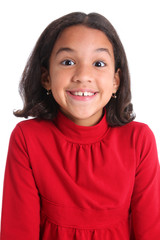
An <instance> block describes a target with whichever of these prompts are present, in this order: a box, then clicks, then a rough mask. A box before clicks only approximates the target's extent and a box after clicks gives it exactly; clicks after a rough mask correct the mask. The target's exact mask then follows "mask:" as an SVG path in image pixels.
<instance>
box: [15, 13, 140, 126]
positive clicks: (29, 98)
mask: <svg viewBox="0 0 160 240" xmlns="http://www.w3.org/2000/svg"><path fill="white" fill-rule="evenodd" d="M78 24H81V25H84V26H87V27H89V28H93V29H98V30H100V31H102V32H104V33H105V35H106V36H107V38H108V39H109V41H110V42H111V44H112V47H113V51H114V58H115V72H116V71H117V70H118V69H120V86H119V89H118V91H117V98H116V99H115V98H111V99H110V101H109V102H108V103H107V105H106V106H105V108H106V110H107V121H108V124H109V125H110V126H121V125H124V124H126V123H129V122H131V121H132V120H134V118H135V115H134V113H133V106H132V103H131V90H130V75H129V69H128V63H127V58H126V54H125V51H124V48H123V45H122V43H121V41H120V39H119V36H118V34H117V32H116V30H115V29H114V27H113V26H112V24H111V23H110V22H109V21H108V20H107V19H106V18H105V17H104V16H102V15H100V14H98V13H90V14H85V13H82V12H74V13H70V14H67V15H65V16H63V17H61V18H59V19H57V20H55V21H53V22H51V23H50V24H49V25H48V26H47V28H46V29H45V30H44V31H43V32H42V34H41V36H40V37H39V39H38V41H37V43H36V45H35V47H34V49H33V51H32V53H31V55H30V57H29V59H28V62H27V64H26V67H25V69H24V72H23V74H22V78H21V81H20V85H19V92H20V95H21V97H22V99H23V109H22V110H17V111H14V115H15V116H17V117H25V118H28V117H29V116H31V117H36V118H39V119H53V118H54V117H56V114H57V110H58V108H59V105H58V104H57V102H56V101H55V99H54V97H53V95H52V94H50V95H47V94H46V90H45V89H44V88H43V87H42V84H41V74H42V68H43V67H45V68H46V69H49V59H50V56H51V52H52V49H53V47H54V44H55V42H56V40H57V38H58V36H59V34H60V33H61V32H62V31H63V30H64V29H65V28H67V27H69V26H73V25H78Z"/></svg>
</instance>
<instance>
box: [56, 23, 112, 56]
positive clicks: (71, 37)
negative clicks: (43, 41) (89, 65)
mask: <svg viewBox="0 0 160 240" xmlns="http://www.w3.org/2000/svg"><path fill="white" fill-rule="evenodd" d="M60 47H70V48H73V49H75V50H78V49H80V50H82V49H85V50H95V49H97V48H107V49H108V50H109V51H110V53H111V55H113V47H112V44H111V42H110V41H109V39H108V38H107V36H106V35H105V33H104V32H102V31H100V30H98V29H93V28H89V27H86V26H83V25H74V26H71V27H67V28H65V29H64V30H63V31H62V32H61V33H60V35H59V37H58V39H57V40H56V42H55V45H54V47H53V52H54V51H56V50H57V49H58V48H60Z"/></svg>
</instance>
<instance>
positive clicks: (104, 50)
mask: <svg viewBox="0 0 160 240" xmlns="http://www.w3.org/2000/svg"><path fill="white" fill-rule="evenodd" d="M96 52H106V53H108V54H109V55H110V56H111V54H110V51H109V50H108V48H97V49H96Z"/></svg>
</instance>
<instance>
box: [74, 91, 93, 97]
mask: <svg viewBox="0 0 160 240" xmlns="http://www.w3.org/2000/svg"><path fill="white" fill-rule="evenodd" d="M70 94H71V95H73V96H79V97H91V96H94V95H95V94H96V92H95V93H94V92H80V91H79V92H70Z"/></svg>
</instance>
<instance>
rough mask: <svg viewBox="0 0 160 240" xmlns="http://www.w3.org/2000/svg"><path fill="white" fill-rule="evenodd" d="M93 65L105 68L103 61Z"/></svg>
mask: <svg viewBox="0 0 160 240" xmlns="http://www.w3.org/2000/svg"><path fill="white" fill-rule="evenodd" d="M93 65H94V66H95V67H105V66H106V64H105V63H104V62H103V61H96V62H95V63H94V64H93Z"/></svg>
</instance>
